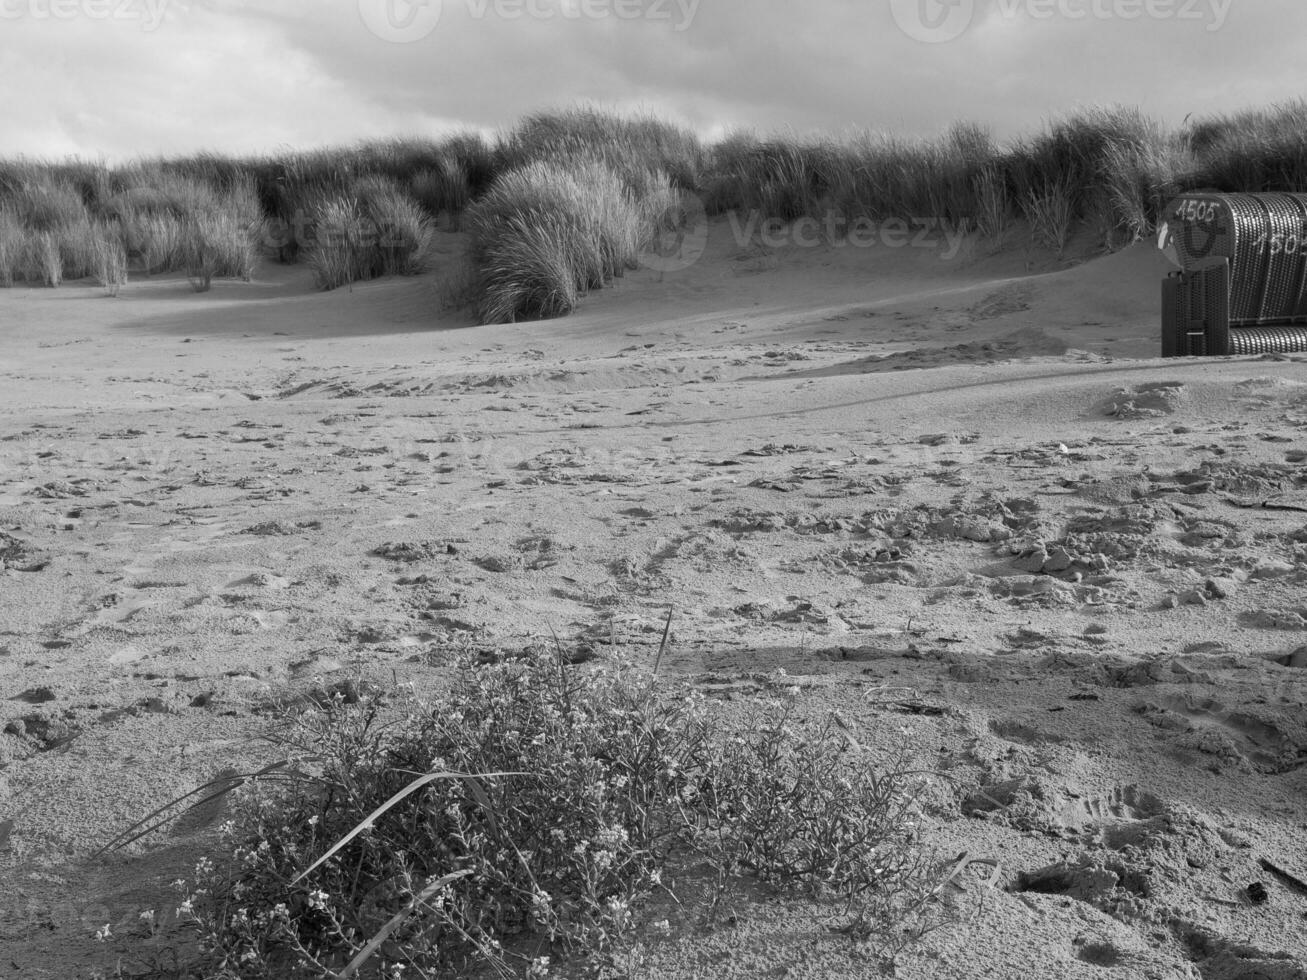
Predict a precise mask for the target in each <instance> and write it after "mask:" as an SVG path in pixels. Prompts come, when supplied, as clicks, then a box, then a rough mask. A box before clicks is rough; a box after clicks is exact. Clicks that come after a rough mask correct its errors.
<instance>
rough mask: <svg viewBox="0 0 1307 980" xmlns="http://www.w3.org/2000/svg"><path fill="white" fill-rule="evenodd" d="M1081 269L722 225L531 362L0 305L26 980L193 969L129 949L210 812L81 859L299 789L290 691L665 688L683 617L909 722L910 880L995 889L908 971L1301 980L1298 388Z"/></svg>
mask: <svg viewBox="0 0 1307 980" xmlns="http://www.w3.org/2000/svg"><path fill="white" fill-rule="evenodd" d="M459 248H460V242H459V240H458V238H457V237H456V236H442V237H441V239H440V241H439V242H438V243H437V249H438V251H439V252H440V253H441V254H440V256H439V260H438V261H439V263H440V264H441V266H442V267H444V266H445V265H447V264H448V261H452V258H453V256H455V255H456V253H457V251H458V249H459ZM1052 266H1053V263H1052V262H1051V261H1050V260H1049V259H1048V258H1047V257H1039V258H1037V259H1035V260H1032V259H1030V258H1029V257H1026V256H1023V255H1021V254H1020V253H1013V252H1007V253H1002V254H999V255H992V256H986V255H983V254H980V253H979V252H978V251H977V250H976V249H975V248H974V247H969V248H968V249H967V250H965V251H964V252H963V253H962V254H961V255H960V256H959V257H957V258H956V259H954V260H953V261H942V260H941V259H940V257H939V256H938V254H936V253H933V252H931V251H929V250H923V249H899V250H892V249H884V248H882V249H879V250H876V249H872V250H850V249H844V250H840V249H832V248H820V249H797V248H795V249H780V250H762V249H747V250H742V249H740V248H739V247H738V246H737V245H736V244H735V243H734V242H732V241H731V237H730V235H729V234H728V233H727V229H726V228H725V226H721V225H719V226H716V227H715V228H714V232H713V236H712V240H711V242H710V248H709V252H708V255H707V256H706V257H705V259H704V260H703V261H702V262H700V263H699V264H698V265H696V266H695V267H694V268H692V269H690V270H687V271H685V272H679V273H669V274H666V275H665V276H660V275H658V274H655V273H651V272H647V271H642V272H640V273H636V274H632V275H631V276H629V277H628V278H627V279H626V280H624V281H623V282H621V283H620V284H618V286H617V287H616V288H615V289H613V290H611V291H605V292H604V293H602V294H596V295H595V296H592V297H590V298H589V299H588V300H587V301H586V303H585V305H584V307H583V310H582V312H581V313H579V314H578V315H576V316H574V317H572V318H570V319H567V320H563V321H556V322H550V323H544V324H530V325H516V326H503V327H474V326H472V325H470V324H469V323H468V322H466V321H465V319H463V318H462V317H461V316H460V315H459V314H457V313H445V314H439V313H433V312H432V311H433V310H435V309H436V308H437V307H438V306H439V295H440V289H439V283H438V281H437V280H438V276H435V275H433V276H427V277H423V278H420V279H415V280H409V281H390V282H381V283H373V284H368V285H365V286H360V287H357V288H355V289H354V290H352V291H349V292H337V293H333V294H317V293H314V292H312V290H311V284H310V283H309V281H308V278H307V274H306V273H305V272H304V270H302V269H293V268H292V269H287V268H283V267H276V266H269V267H267V268H266V269H264V270H261V275H260V278H259V279H258V280H257V281H256V282H253V283H249V284H231V283H221V284H219V285H217V286H216V287H215V289H214V290H213V292H211V293H209V294H205V295H193V294H191V293H190V291H189V289H188V287H187V286H186V284H185V283H184V282H178V281H154V282H142V283H133V284H132V285H131V286H130V287H129V288H127V289H126V290H124V292H123V294H122V295H121V296H120V297H119V298H117V299H108V298H104V297H102V296H101V295H100V293H99V291H98V290H97V289H95V288H94V287H91V286H82V285H72V286H68V287H65V288H61V289H59V290H50V291H45V290H9V291H5V292H4V293H3V294H0V323H3V324H4V326H3V327H0V392H3V398H2V399H0V413H2V414H0V467H2V468H0V557H2V558H3V565H4V571H3V573H2V574H0V678H3V687H2V688H0V726H5V729H6V733H5V734H4V735H3V736H0V821H4V823H0V827H3V828H5V829H6V831H7V833H6V834H5V840H4V843H3V845H2V847H3V851H4V853H3V854H2V855H0V862H2V863H0V868H2V869H3V870H2V871H0V874H2V875H3V877H4V880H5V883H6V885H5V887H4V888H2V889H0V895H2V896H3V897H0V976H4V977H11V976H12V977H21V978H38V977H42V978H44V977H51V978H60V980H63V978H72V977H86V976H90V975H91V974H92V971H93V970H94V969H96V968H99V969H108V968H112V967H113V966H114V964H115V962H116V961H117V959H118V957H120V956H121V957H124V958H125V959H124V962H125V963H127V964H128V965H139V964H141V963H143V962H145V961H147V960H148V958H149V956H150V955H151V954H152V953H155V952H160V951H166V950H167V949H168V948H170V947H171V946H173V945H175V942H176V934H175V932H174V931H173V930H171V929H170V928H165V929H164V930H163V932H162V934H161V935H160V936H158V937H156V938H155V939H147V938H145V937H144V936H143V933H144V931H145V930H144V925H143V924H142V923H140V922H139V920H138V918H137V917H138V914H139V912H141V911H143V910H145V909H149V908H155V909H158V910H159V917H160V921H162V922H163V923H164V925H165V926H168V925H169V923H168V921H167V920H169V919H170V918H171V913H172V908H173V905H174V904H175V900H174V898H173V897H172V895H171V893H170V891H169V888H168V883H169V882H170V881H171V880H172V879H174V878H176V877H178V875H179V874H182V873H184V872H185V870H186V869H187V868H188V867H189V865H190V864H192V863H193V862H194V860H195V859H196V857H197V856H198V855H199V854H201V853H203V850H204V848H205V847H206V846H208V845H209V843H210V842H211V840H212V833H211V831H212V825H213V823H215V822H217V821H218V820H219V819H220V817H221V811H220V810H217V809H214V810H213V812H209V813H206V814H201V815H199V816H198V817H194V818H192V819H190V820H189V821H188V822H186V823H185V824H183V825H181V826H179V827H177V828H175V829H174V830H172V831H169V832H166V833H163V834H160V835H156V836H155V837H153V838H151V839H149V840H147V841H144V842H142V843H141V844H140V845H137V846H135V847H134V848H132V849H130V853H128V854H126V855H117V856H113V857H110V858H102V859H97V860H90V859H89V858H88V854H89V853H90V852H91V851H93V850H94V849H95V848H96V847H97V846H98V845H99V844H100V843H102V842H104V841H105V840H106V839H107V838H109V837H111V836H112V835H113V834H114V833H116V832H117V831H119V830H120V829H122V828H123V827H124V826H126V825H127V824H129V823H131V822H132V821H133V820H134V819H136V818H137V817H139V816H142V815H144V814H145V813H146V812H148V811H149V810H150V809H151V808H153V807H154V806H156V805H159V804H161V803H162V802H164V801H166V800H167V799H169V798H171V797H173V796H175V795H178V794H180V793H182V792H186V791H187V790H189V789H191V788H193V787H195V786H196V785H198V784H200V783H202V782H203V781H205V780H207V779H210V778H213V777H215V776H217V775H219V774H221V773H223V772H230V771H233V770H241V769H245V768H247V767H252V766H255V765H257V764H258V763H259V762H260V761H262V760H266V759H268V758H271V757H273V753H274V751H275V750H273V749H272V748H270V747H269V746H267V745H266V744H264V743H263V742H262V741H260V739H259V738H258V735H259V733H261V732H263V731H265V730H267V728H268V726H269V725H271V724H273V723H274V722H275V721H276V720H277V718H278V717H280V716H281V715H283V714H284V704H285V699H286V698H287V697H289V696H294V695H295V694H296V693H299V694H303V693H305V692H311V691H313V690H314V689H315V688H320V687H322V686H323V685H330V684H332V683H335V682H337V681H339V680H340V679H342V678H349V677H355V676H358V675H359V674H360V673H361V674H363V675H364V676H375V677H377V678H379V679H383V680H389V679H391V678H392V677H399V678H401V679H404V678H412V679H415V680H417V681H419V682H421V681H423V680H424V679H428V678H430V677H431V676H433V670H432V668H431V667H430V666H429V665H430V664H431V663H432V662H433V661H435V662H439V659H440V651H441V650H442V649H446V648H447V647H448V645H449V644H450V643H451V642H453V643H458V644H473V645H485V646H493V645H507V646H513V645H521V644H525V643H528V642H531V641H533V640H535V639H538V638H539V637H541V636H544V635H548V633H549V631H550V629H554V630H557V631H558V632H559V634H561V635H563V636H565V637H569V638H576V639H578V640H583V641H589V642H591V643H593V644H594V645H596V647H597V648H598V649H599V650H600V651H601V652H602V650H603V649H604V646H605V644H606V642H607V640H608V639H609V637H610V635H615V636H616V637H617V639H618V642H619V643H621V644H622V645H623V646H624V647H626V648H627V649H628V650H630V651H634V652H636V653H637V654H638V653H639V652H640V651H646V652H648V654H649V655H651V654H652V650H653V649H654V647H655V646H656V642H657V637H658V631H659V629H660V623H661V619H662V617H663V615H664V614H665V610H666V609H667V607H668V606H669V605H670V606H673V607H674V608H675V611H676V613H675V615H676V624H677V625H676V631H675V641H676V642H675V647H674V652H673V655H672V656H671V658H670V659H671V663H670V666H671V667H672V668H674V669H676V670H678V671H680V672H683V673H684V674H686V675H689V676H690V677H692V678H694V679H695V681H696V683H698V684H700V685H702V686H703V687H704V688H705V690H707V691H709V692H712V693H713V694H714V696H718V697H721V698H723V699H737V700H738V699H741V698H748V697H751V696H753V695H755V694H757V695H759V696H764V695H766V694H767V693H768V692H769V690H770V688H771V687H772V686H774V685H775V684H776V683H777V682H778V681H777V678H778V677H779V675H777V674H775V673H774V672H776V671H782V670H783V671H784V672H785V673H786V675H787V676H788V677H789V678H790V679H789V680H787V681H785V683H787V684H789V683H798V684H799V686H800V687H801V688H802V689H803V693H802V694H801V704H802V705H803V707H804V710H805V711H811V712H814V713H819V712H822V711H826V710H829V709H832V708H838V709H839V710H840V711H842V712H843V713H844V715H845V716H846V717H849V718H852V719H856V720H857V722H858V724H859V725H861V726H862V727H863V728H864V730H865V731H864V736H865V737H866V738H868V739H872V740H874V739H877V738H880V737H882V736H884V737H888V736H889V735H891V734H893V733H895V732H897V731H898V730H899V729H900V728H901V727H903V726H905V725H910V726H911V728H912V729H913V732H914V735H913V737H914V739H916V740H917V741H918V744H919V747H920V752H921V756H922V758H923V760H924V761H925V763H926V764H928V765H930V766H931V767H936V768H938V769H939V770H940V772H941V774H942V778H941V781H940V783H941V787H947V791H944V790H943V789H942V790H941V795H940V801H939V806H938V807H937V809H936V811H935V812H934V813H932V814H931V816H930V821H929V827H928V831H929V839H930V840H931V841H932V842H933V843H934V844H935V845H936V846H937V847H938V849H939V851H940V853H941V854H942V855H946V856H949V857H952V856H955V855H958V854H961V853H963V852H967V853H969V854H971V855H973V856H976V857H980V858H987V859H994V860H997V861H998V862H999V866H1000V872H1001V873H1000V876H999V879H998V885H999V887H996V888H991V887H988V886H986V885H985V884H984V882H983V880H982V878H981V876H979V875H976V876H975V877H974V878H971V877H964V878H963V879H962V881H963V885H964V889H965V890H962V889H958V890H955V895H954V900H955V901H956V902H957V904H958V907H959V909H960V910H962V912H963V913H964V916H963V921H962V922H961V923H960V924H959V925H957V926H956V927H954V928H953V929H950V930H947V931H945V932H941V933H938V934H935V935H933V936H932V937H930V938H929V939H928V940H927V941H926V942H925V943H924V944H923V946H922V947H921V948H920V949H918V950H917V951H916V952H914V953H913V954H910V955H908V956H907V957H905V958H904V960H903V961H902V963H901V964H900V968H899V975H900V976H905V977H921V978H926V977H931V978H934V977H972V976H992V977H1004V978H1006V977H1012V976H1025V977H1031V978H1034V977H1049V978H1052V977H1082V976H1083V977H1090V976H1095V977H1103V976H1119V977H1145V976H1149V977H1167V978H1169V977H1200V976H1201V977H1204V978H1206V980H1227V978H1228V980H1235V978H1253V977H1258V978H1261V977H1265V978H1273V980H1282V978H1291V977H1303V976H1307V969H1305V968H1304V965H1303V964H1304V963H1305V962H1307V929H1304V913H1307V895H1304V894H1302V893H1299V892H1296V891H1294V890H1293V889H1292V888H1291V887H1289V886H1287V885H1286V884H1285V883H1284V882H1283V881H1282V880H1281V879H1279V878H1277V877H1276V876H1275V875H1273V874H1272V873H1270V872H1268V871H1266V870H1265V869H1264V868H1263V867H1262V866H1261V865H1260V864H1259V861H1261V860H1262V859H1266V860H1269V861H1271V862H1273V863H1274V864H1276V865H1277V866H1279V867H1281V868H1283V869H1285V870H1287V871H1290V872H1292V873H1294V874H1296V875H1298V876H1299V877H1307V851H1305V850H1304V843H1305V842H1307V820H1305V819H1304V817H1303V814H1302V803H1303V799H1304V788H1305V783H1307V779H1305V777H1304V772H1307V768H1305V767H1307V719H1305V718H1304V714H1303V702H1304V694H1305V693H1307V684H1305V683H1304V675H1303V673H1302V668H1303V667H1307V653H1304V652H1302V651H1303V648H1304V644H1307V600H1305V599H1304V582H1305V581H1307V516H1305V514H1307V467H1304V459H1307V435H1305V434H1304V424H1305V423H1307V368H1305V367H1304V363H1305V360H1307V359H1304V358H1302V357H1293V358H1275V359H1262V360H1243V361H1201V362H1188V361H1185V362H1163V361H1160V360H1154V359H1151V358H1152V357H1153V355H1154V353H1155V352H1156V350H1157V349H1158V346H1159V342H1158V312H1157V306H1158V301H1157V296H1158V280H1159V279H1160V277H1161V275H1162V274H1163V272H1164V271H1165V266H1164V263H1163V261H1162V260H1161V258H1160V257H1159V256H1157V255H1156V254H1155V253H1154V252H1153V251H1151V250H1149V249H1146V248H1144V247H1142V246H1140V247H1138V248H1133V249H1129V250H1126V251H1124V252H1121V253H1118V254H1116V255H1113V256H1110V257H1106V258H1102V259H1098V260H1095V261H1092V262H1089V263H1087V264H1084V265H1080V266H1077V267H1076V268H1073V269H1069V270H1064V271H1050V270H1052ZM1295 651H1297V652H1296V653H1295ZM1285 664H1288V666H1285ZM795 679H797V680H795ZM287 692H290V694H287ZM8 821H12V824H10V823H8ZM1054 866H1057V867H1056V869H1055V871H1056V873H1051V874H1047V875H1044V876H1043V877H1042V878H1040V877H1039V876H1038V874H1037V873H1038V872H1041V870H1043V869H1049V868H1052V867H1054ZM978 867H979V870H981V871H986V872H988V871H990V870H992V869H991V868H990V867H988V866H978ZM1023 875H1026V876H1030V875H1035V879H1033V880H1034V881H1035V887H1033V888H1027V889H1026V890H1022V884H1023V882H1024V883H1025V884H1026V885H1030V883H1031V881H1032V879H1031V878H1029V877H1026V878H1023V877H1022V876H1023ZM1041 881H1042V882H1044V884H1042V885H1040V884H1039V882H1041ZM1253 882H1264V883H1265V885H1266V887H1267V889H1268V891H1269V895H1270V900H1269V902H1267V903H1265V904H1262V905H1254V904H1253V903H1252V902H1250V901H1249V900H1248V898H1247V895H1246V892H1245V889H1246V888H1247V886H1248V885H1249V884H1251V883H1253ZM659 916H665V912H657V913H656V914H655V913H654V912H651V915H650V919H651V922H652V921H654V919H655V918H656V917H659ZM829 920H830V914H829V912H822V911H821V910H815V912H814V910H812V909H807V908H804V907H802V906H799V905H795V904H788V905H786V904H755V903H747V902H746V903H743V904H742V905H741V906H740V908H738V909H737V912H736V919H735V924H734V926H732V927H729V928H728V927H721V928H718V929H716V930H710V931H706V932H705V931H702V930H698V929H696V928H695V927H694V925H693V923H688V924H681V923H679V922H677V923H674V924H673V929H672V932H671V935H670V936H665V935H663V934H662V933H660V932H659V931H658V930H656V929H653V928H652V926H651V928H650V929H649V931H648V934H647V935H645V936H643V937H642V938H641V939H640V940H639V943H638V946H637V948H636V949H635V950H634V951H633V953H632V956H631V963H632V975H636V976H647V977H704V978H708V977H712V978H718V977H722V978H724V977H740V978H744V977H749V978H753V977H761V976H787V977H822V978H826V977H841V976H865V975H870V971H871V969H872V968H871V966H870V965H869V964H868V963H867V962H866V961H865V960H863V959H862V958H860V956H859V953H858V951H857V950H856V949H854V948H852V947H850V945H849V944H848V942H847V941H846V940H844V939H843V938H842V937H840V936H838V935H834V934H832V933H831V932H829V930H828V929H827V928H826V924H827V922H828V921H829ZM105 922H110V923H112V924H113V932H114V934H115V938H114V939H113V940H112V941H110V942H108V943H96V942H94V941H93V939H92V934H93V933H94V931H95V930H96V929H97V928H99V927H100V926H101V925H103V924H104V923H105Z"/></svg>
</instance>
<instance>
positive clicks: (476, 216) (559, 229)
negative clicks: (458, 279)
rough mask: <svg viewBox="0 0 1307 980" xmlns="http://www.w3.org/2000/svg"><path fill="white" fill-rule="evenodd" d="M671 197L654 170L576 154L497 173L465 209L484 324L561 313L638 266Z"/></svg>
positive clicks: (664, 179)
mask: <svg viewBox="0 0 1307 980" xmlns="http://www.w3.org/2000/svg"><path fill="white" fill-rule="evenodd" d="M675 195H676V192H675V191H674V189H673V188H672V186H671V183H670V181H669V180H668V178H667V177H666V176H665V175H664V174H662V173H661V172H651V171H647V172H643V173H639V174H636V173H634V172H628V173H627V174H626V175H625V176H623V175H622V174H621V173H619V171H617V170H615V169H614V167H613V165H612V164H610V163H609V162H607V161H605V160H602V159H599V158H591V157H586V156H584V155H582V156H578V157H575V158H573V159H571V160H567V161H562V162H556V161H543V160H542V161H536V162H533V163H527V164H524V165H523V166H521V167H520V168H519V169H517V170H513V171H510V172H508V173H506V174H504V175H503V176H502V177H500V179H499V180H498V181H497V182H496V183H495V185H494V186H493V187H492V188H491V189H490V191H489V192H488V193H487V194H486V195H485V197H483V198H482V199H481V200H480V201H478V202H477V203H476V204H475V205H473V207H472V208H471V209H470V210H469V212H468V216H467V228H468V232H469V234H470V236H471V239H472V245H471V249H472V250H471V257H472V263H473V266H474V268H475V269H476V274H477V277H478V279H479V287H478V290H477V292H478V294H479V297H480V299H479V302H478V313H479V315H480V317H481V320H482V322H485V323H511V322H514V321H517V320H522V319H541V318H546V317H554V316H564V315H566V314H568V313H570V312H572V310H573V309H574V308H575V307H576V303H577V299H578V297H580V296H581V295H583V294H584V293H586V292H588V291H590V290H593V289H599V288H601V287H602V286H603V285H604V284H605V283H607V282H609V281H610V280H611V279H613V278H615V277H619V276H622V275H624V274H625V273H626V272H627V271H628V270H630V269H634V268H636V267H637V260H638V256H639V253H640V250H641V248H643V246H644V244H645V243H646V242H647V241H649V240H650V238H651V237H652V235H653V232H654V230H655V227H656V223H657V221H658V219H659V217H660V216H661V215H662V214H664V213H665V212H666V210H667V208H668V206H669V204H670V202H671V201H672V200H673V199H674V198H675Z"/></svg>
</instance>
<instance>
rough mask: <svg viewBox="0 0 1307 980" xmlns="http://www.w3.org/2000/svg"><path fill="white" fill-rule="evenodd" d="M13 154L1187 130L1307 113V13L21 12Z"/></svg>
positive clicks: (1165, 5) (3, 127) (447, 0)
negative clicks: (615, 120) (692, 135)
mask: <svg viewBox="0 0 1307 980" xmlns="http://www.w3.org/2000/svg"><path fill="white" fill-rule="evenodd" d="M0 79H3V84H4V89H3V91H4V98H3V100H2V102H3V104H2V105H0V155H14V154H17V153H25V154H35V155H51V156H62V155H67V154H79V155H83V156H107V157H109V158H111V159H119V158H123V157H131V156H136V155H142V154H144V155H153V154H158V153H174V152H180V151H190V150H199V149H209V150H217V151H221V152H230V153H245V152H250V151H265V150H275V149H277V148H280V147H285V146H293V147H308V146H318V145H324V144H340V143H350V142H353V141H355V140H358V139H361V138H371V137H379V136H391V135H438V134H440V133H442V132H446V131H449V130H453V129H458V128H463V127H474V128H479V129H484V130H487V131H490V130H494V129H495V128H498V127H501V126H506V125H509V124H511V123H512V122H513V121H514V120H515V119H517V118H518V117H520V116H521V115H523V114H524V113H527V112H530V111H532V110H535V109H540V108H547V107H553V106H563V105H570V104H574V103H577V102H586V103H598V104H601V105H605V106H608V107H612V108H616V109H623V110H626V109H647V110H651V111H654V112H656V113H659V114H661V115H664V116H667V117H669V118H672V119H675V120H678V121H680V122H683V123H686V124H688V125H690V126H692V127H694V128H695V129H696V130H698V131H699V132H701V133H702V134H704V135H706V136H713V135H716V134H720V133H722V132H724V131H726V130H729V129H731V128H735V127H749V128H753V129H757V130H761V131H775V130H791V131H796V132H799V133H809V132H815V131H825V132H839V131H844V130H849V129H875V130H890V131H897V132H902V133H910V134H929V133H933V132H937V131H939V130H941V129H942V128H944V127H945V126H947V125H948V124H949V123H950V122H951V121H953V120H958V119H965V120H973V121H978V122H982V123H986V124H988V125H990V126H991V127H992V128H993V130H994V131H995V132H996V133H997V134H998V135H999V136H1001V137H1007V136H1011V135H1014V134H1017V133H1021V132H1028V131H1032V130H1035V129H1038V127H1039V126H1040V125H1041V124H1042V122H1043V121H1044V120H1045V119H1047V118H1048V117H1049V116H1051V115H1057V114H1060V113H1063V112H1065V111H1067V110H1069V109H1072V108H1074V107H1075V106H1077V105H1084V104H1093V103H1125V104H1131V105H1139V106H1142V107H1143V108H1144V109H1145V111H1147V112H1149V113H1150V114H1152V115H1154V116H1156V117H1158V118H1161V119H1163V120H1166V121H1168V122H1172V123H1179V122H1180V121H1181V120H1182V119H1183V118H1184V117H1185V116H1186V115H1187V114H1189V113H1195V114H1198V115H1203V114H1210V113H1214V112H1223V111H1230V110H1235V109H1239V108H1242V107H1247V106H1257V105H1267V104H1271V103H1275V102H1282V101H1285V100H1288V99H1293V98H1298V97H1300V96H1307V2H1304V0H415V2H414V0H0Z"/></svg>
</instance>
